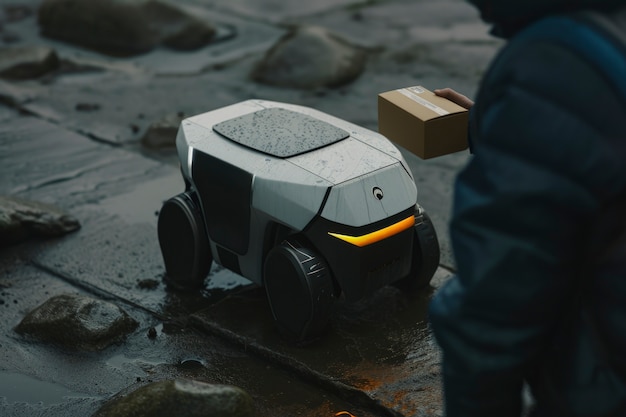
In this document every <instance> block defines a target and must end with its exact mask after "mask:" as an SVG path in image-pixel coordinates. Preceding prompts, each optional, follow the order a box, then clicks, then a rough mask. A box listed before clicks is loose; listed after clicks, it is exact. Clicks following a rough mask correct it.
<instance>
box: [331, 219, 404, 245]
mask: <svg viewBox="0 0 626 417" xmlns="http://www.w3.org/2000/svg"><path fill="white" fill-rule="evenodd" d="M414 225H415V216H409V217H407V218H406V219H404V220H400V221H399V222H398V223H394V224H392V225H391V226H387V227H385V228H382V229H380V230H377V231H375V232H372V233H368V234H365V235H361V236H350V235H341V234H339V233H332V232H328V234H329V235H331V236H333V237H336V238H337V239H341V240H344V241H346V242H348V243H351V244H353V245H355V246H358V247H360V248H362V247H363V246H367V245H371V244H372V243H376V242H380V241H381V240H383V239H387V238H388V237H390V236H393V235H397V234H398V233H400V232H403V231H405V230H406V229H408V228H411V227H413V226H414Z"/></svg>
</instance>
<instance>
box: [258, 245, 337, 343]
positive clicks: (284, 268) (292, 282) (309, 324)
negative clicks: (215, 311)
mask: <svg viewBox="0 0 626 417" xmlns="http://www.w3.org/2000/svg"><path fill="white" fill-rule="evenodd" d="M263 276H264V286H265V290H266V292H267V298H268V300H269V304H270V308H271V310H272V315H273V316H274V322H275V324H276V326H277V327H278V329H279V331H280V332H281V333H282V335H283V336H284V337H285V338H287V339H288V340H290V341H292V342H296V343H303V342H307V341H310V340H312V339H314V338H315V337H316V336H319V335H320V334H321V333H322V332H323V330H324V329H325V328H326V326H327V324H328V319H329V316H330V311H331V307H332V305H333V303H334V301H335V287H334V284H333V280H332V276H331V272H330V269H329V267H328V264H327V263H326V261H325V260H324V259H323V258H322V257H321V256H319V255H318V254H317V253H316V252H315V251H314V250H312V249H310V246H309V245H306V244H304V239H302V238H301V237H297V236H290V237H288V238H287V239H285V240H284V241H283V242H282V243H280V244H278V245H276V246H275V247H273V248H272V249H271V250H270V252H269V253H268V255H267V258H266V259H265V265H264V270H263Z"/></svg>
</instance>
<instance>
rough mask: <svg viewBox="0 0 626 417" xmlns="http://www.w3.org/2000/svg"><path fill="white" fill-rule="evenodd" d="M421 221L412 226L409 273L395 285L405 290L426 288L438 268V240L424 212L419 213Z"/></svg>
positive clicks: (431, 223) (430, 221)
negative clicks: (411, 255) (411, 256)
mask: <svg viewBox="0 0 626 417" xmlns="http://www.w3.org/2000/svg"><path fill="white" fill-rule="evenodd" d="M421 216H422V221H421V222H420V221H419V219H418V222H417V223H416V224H415V226H414V240H413V260H412V261H411V271H410V272H409V275H408V276H407V277H406V278H403V279H401V280H400V281H397V282H396V285H397V286H399V287H401V288H403V289H407V290H417V289H420V288H424V287H426V286H427V285H428V284H430V281H431V279H432V277H433V275H435V272H436V271H437V268H438V267H439V258H440V250H439V240H438V239H437V233H436V231H435V227H434V226H433V222H432V220H430V217H429V216H428V214H427V213H426V212H422V213H421Z"/></svg>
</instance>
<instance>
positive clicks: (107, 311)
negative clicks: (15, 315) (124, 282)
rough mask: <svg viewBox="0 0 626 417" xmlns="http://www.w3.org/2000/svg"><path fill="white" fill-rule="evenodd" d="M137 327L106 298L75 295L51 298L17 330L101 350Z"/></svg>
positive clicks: (75, 347)
mask: <svg viewBox="0 0 626 417" xmlns="http://www.w3.org/2000/svg"><path fill="white" fill-rule="evenodd" d="M136 327H137V322H136V321H135V320H134V319H132V318H131V317H129V316H128V314H126V312H125V311H124V310H122V309H121V308H119V307H118V306H116V305H115V304H112V303H110V302H107V301H102V300H96V299H93V298H90V297H85V296H81V295H74V294H63V295H58V296H55V297H52V298H50V299H49V300H47V301H46V302H45V303H43V304H42V305H40V306H39V307H37V308H35V309H34V310H33V311H31V312H30V313H28V314H27V315H26V317H24V319H23V320H22V321H21V322H20V323H19V324H18V325H17V326H16V328H15V331H16V332H18V333H20V334H26V335H30V336H33V337H35V338H36V339H39V340H42V341H45V342H51V343H54V344H57V345H61V346H64V347H68V348H73V349H79V350H87V351H94V350H102V349H104V348H105V347H107V346H109V345H111V344H114V343H117V342H119V341H121V340H122V339H123V338H124V337H126V335H128V334H129V333H130V332H132V331H133V330H134V329H135V328H136Z"/></svg>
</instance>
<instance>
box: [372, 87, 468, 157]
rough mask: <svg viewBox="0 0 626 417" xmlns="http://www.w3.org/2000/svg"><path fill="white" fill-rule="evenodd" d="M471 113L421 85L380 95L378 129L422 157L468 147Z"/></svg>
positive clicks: (434, 155)
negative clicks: (468, 125)
mask: <svg viewBox="0 0 626 417" xmlns="http://www.w3.org/2000/svg"><path fill="white" fill-rule="evenodd" d="M468 115H469V112H468V110H467V109H465V108H463V107H461V106H459V105H458V104H456V103H453V102H452V101H450V100H447V99H445V98H443V97H439V96H436V95H435V93H433V92H432V91H429V90H427V89H425V88H424V87H421V86H415V87H407V88H400V89H398V90H392V91H387V92H385V93H381V94H379V95H378V131H379V132H380V133H381V134H382V135H384V136H386V137H387V138H388V139H390V140H391V141H393V142H395V143H397V144H398V145H400V146H402V147H403V148H405V149H407V150H409V151H411V152H412V153H414V154H415V155H417V156H419V157H420V158H422V159H428V158H433V157H436V156H441V155H446V154H449V153H453V152H458V151H462V150H464V149H467V147H468V142H467V123H468V118H469V117H468Z"/></svg>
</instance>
